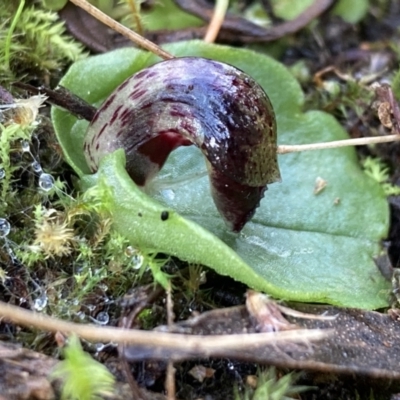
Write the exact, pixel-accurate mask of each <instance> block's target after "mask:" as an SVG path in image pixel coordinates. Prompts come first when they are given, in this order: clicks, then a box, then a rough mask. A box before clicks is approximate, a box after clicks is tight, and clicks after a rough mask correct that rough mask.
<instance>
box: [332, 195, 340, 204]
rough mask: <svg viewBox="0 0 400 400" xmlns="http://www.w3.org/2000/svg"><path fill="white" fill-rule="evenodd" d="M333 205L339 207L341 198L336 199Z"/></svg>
mask: <svg viewBox="0 0 400 400" xmlns="http://www.w3.org/2000/svg"><path fill="white" fill-rule="evenodd" d="M333 204H334V205H335V206H338V205H339V204H340V198H339V197H336V198H335V200H333Z"/></svg>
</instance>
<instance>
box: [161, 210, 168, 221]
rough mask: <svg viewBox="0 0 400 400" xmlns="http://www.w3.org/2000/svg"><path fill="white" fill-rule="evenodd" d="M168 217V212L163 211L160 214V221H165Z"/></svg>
mask: <svg viewBox="0 0 400 400" xmlns="http://www.w3.org/2000/svg"><path fill="white" fill-rule="evenodd" d="M168 217H169V212H168V211H163V212H162V213H161V221H166V220H167V219H168Z"/></svg>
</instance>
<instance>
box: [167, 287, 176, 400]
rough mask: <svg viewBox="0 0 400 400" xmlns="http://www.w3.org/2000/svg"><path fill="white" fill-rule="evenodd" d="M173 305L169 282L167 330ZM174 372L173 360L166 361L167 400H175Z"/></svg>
mask: <svg viewBox="0 0 400 400" xmlns="http://www.w3.org/2000/svg"><path fill="white" fill-rule="evenodd" d="M173 308H174V303H173V300H172V289H171V282H169V285H168V289H167V319H168V328H170V327H171V326H172V324H173V323H174V310H173ZM175 372H176V369H175V368H174V362H173V360H169V361H168V365H167V374H166V377H165V389H166V391H167V399H168V400H176V385H175Z"/></svg>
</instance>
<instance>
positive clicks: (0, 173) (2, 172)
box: [0, 168, 6, 179]
mask: <svg viewBox="0 0 400 400" xmlns="http://www.w3.org/2000/svg"><path fill="white" fill-rule="evenodd" d="M5 176H6V171H5V170H4V168H0V179H4V177H5Z"/></svg>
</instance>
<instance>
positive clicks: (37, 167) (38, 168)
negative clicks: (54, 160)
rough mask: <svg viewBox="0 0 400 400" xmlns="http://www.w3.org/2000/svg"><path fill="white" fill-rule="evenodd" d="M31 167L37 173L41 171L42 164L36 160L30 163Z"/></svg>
mask: <svg viewBox="0 0 400 400" xmlns="http://www.w3.org/2000/svg"><path fill="white" fill-rule="evenodd" d="M31 167H32V169H33V171H34V172H36V173H37V174H39V173H40V172H42V171H43V170H42V166H41V165H40V164H39V162H38V161H36V160H35V161H34V162H33V163H32V164H31Z"/></svg>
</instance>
